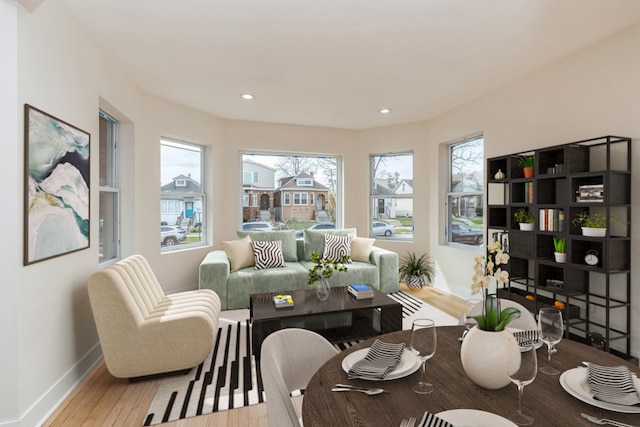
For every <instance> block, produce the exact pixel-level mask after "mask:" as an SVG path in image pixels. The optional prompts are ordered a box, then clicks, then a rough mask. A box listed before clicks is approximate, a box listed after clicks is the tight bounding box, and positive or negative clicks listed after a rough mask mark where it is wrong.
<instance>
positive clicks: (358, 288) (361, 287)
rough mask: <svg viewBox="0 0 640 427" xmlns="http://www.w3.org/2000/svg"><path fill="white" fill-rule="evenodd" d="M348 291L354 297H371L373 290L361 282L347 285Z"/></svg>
mask: <svg viewBox="0 0 640 427" xmlns="http://www.w3.org/2000/svg"><path fill="white" fill-rule="evenodd" d="M349 293H350V294H351V295H353V296H354V297H355V298H356V299H367V298H373V290H371V287H370V286H367V285H365V284H363V283H353V284H351V285H349Z"/></svg>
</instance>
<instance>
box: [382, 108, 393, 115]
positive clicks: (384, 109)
mask: <svg viewBox="0 0 640 427" xmlns="http://www.w3.org/2000/svg"><path fill="white" fill-rule="evenodd" d="M390 112H391V108H381V109H380V114H389V113H390Z"/></svg>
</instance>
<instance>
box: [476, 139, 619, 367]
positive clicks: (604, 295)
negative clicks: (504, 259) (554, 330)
mask: <svg viewBox="0 0 640 427" xmlns="http://www.w3.org/2000/svg"><path fill="white" fill-rule="evenodd" d="M631 142H632V140H631V138H628V137H619V136H603V137H598V138H593V139H588V140H583V141H576V142H571V143H567V144H561V145H556V146H552V147H545V148H541V149H536V150H530V151H527V152H520V153H513V154H509V155H504V156H498V157H493V158H490V159H487V169H486V170H487V181H486V182H487V184H486V186H487V188H486V191H487V209H486V212H487V219H486V222H487V239H486V241H487V242H491V241H492V240H494V236H496V235H498V236H504V235H505V234H506V235H508V239H507V240H506V243H507V245H506V246H507V247H505V250H506V251H507V252H508V253H509V255H510V262H509V265H508V269H509V275H510V282H509V283H508V284H506V285H505V287H504V288H501V289H498V291H497V294H498V296H499V297H501V298H509V299H513V300H515V301H518V302H520V303H521V304H523V305H524V306H525V307H526V308H527V309H528V310H530V311H531V312H532V313H534V315H536V314H537V313H538V311H539V310H540V308H543V307H549V306H553V304H554V302H555V301H560V302H562V303H563V304H565V308H564V309H563V310H562V311H563V314H564V319H565V327H566V331H565V335H566V337H568V338H571V339H575V340H579V341H583V342H586V343H591V344H593V345H598V346H602V347H603V350H606V351H610V352H612V353H615V354H617V355H619V356H621V357H624V358H626V359H631V358H632V356H631V222H630V220H631ZM521 155H533V156H535V174H534V176H533V177H526V178H525V176H524V173H523V170H522V168H521V167H520V166H519V164H518V163H519V162H518V160H519V156H521ZM498 170H501V171H502V172H504V174H505V177H504V178H503V179H495V178H494V177H495V175H496V172H498ZM521 208H524V209H525V210H527V211H529V212H531V213H532V214H533V216H534V218H535V221H534V230H533V231H521V230H520V227H519V224H517V223H516V222H515V221H514V220H513V214H514V212H515V211H516V210H518V209H521ZM580 212H588V213H589V214H593V213H597V212H603V213H605V214H606V216H607V221H606V222H607V224H606V225H607V232H606V235H605V237H587V236H583V235H582V230H581V227H579V226H576V225H574V224H572V220H573V219H574V218H575V216H576V215H577V214H579V213H580ZM562 216H564V221H563V222H562V226H560V225H559V223H560V222H561V221H560V219H561V218H562ZM550 217H551V218H550ZM554 236H556V237H564V238H565V239H566V252H567V261H566V263H558V262H556V261H555V258H554V246H553V239H554ZM504 240H505V239H504V238H503V241H504ZM587 252H595V253H596V254H597V257H598V262H597V264H595V265H588V264H587V263H586V262H585V255H586V254H587Z"/></svg>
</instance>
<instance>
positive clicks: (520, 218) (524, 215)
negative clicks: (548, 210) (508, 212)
mask: <svg viewBox="0 0 640 427" xmlns="http://www.w3.org/2000/svg"><path fill="white" fill-rule="evenodd" d="M513 219H514V220H515V221H516V222H517V223H519V224H533V214H531V212H529V211H528V210H526V209H525V208H520V209H518V210H517V211H515V212H514V213H513Z"/></svg>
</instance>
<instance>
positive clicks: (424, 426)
mask: <svg viewBox="0 0 640 427" xmlns="http://www.w3.org/2000/svg"><path fill="white" fill-rule="evenodd" d="M418 427H454V425H453V424H451V423H450V422H447V421H445V420H443V419H442V418H438V417H437V416H435V415H433V414H432V413H430V412H428V411H427V412H425V413H424V416H423V417H422V420H421V421H420V422H419V423H418Z"/></svg>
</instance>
